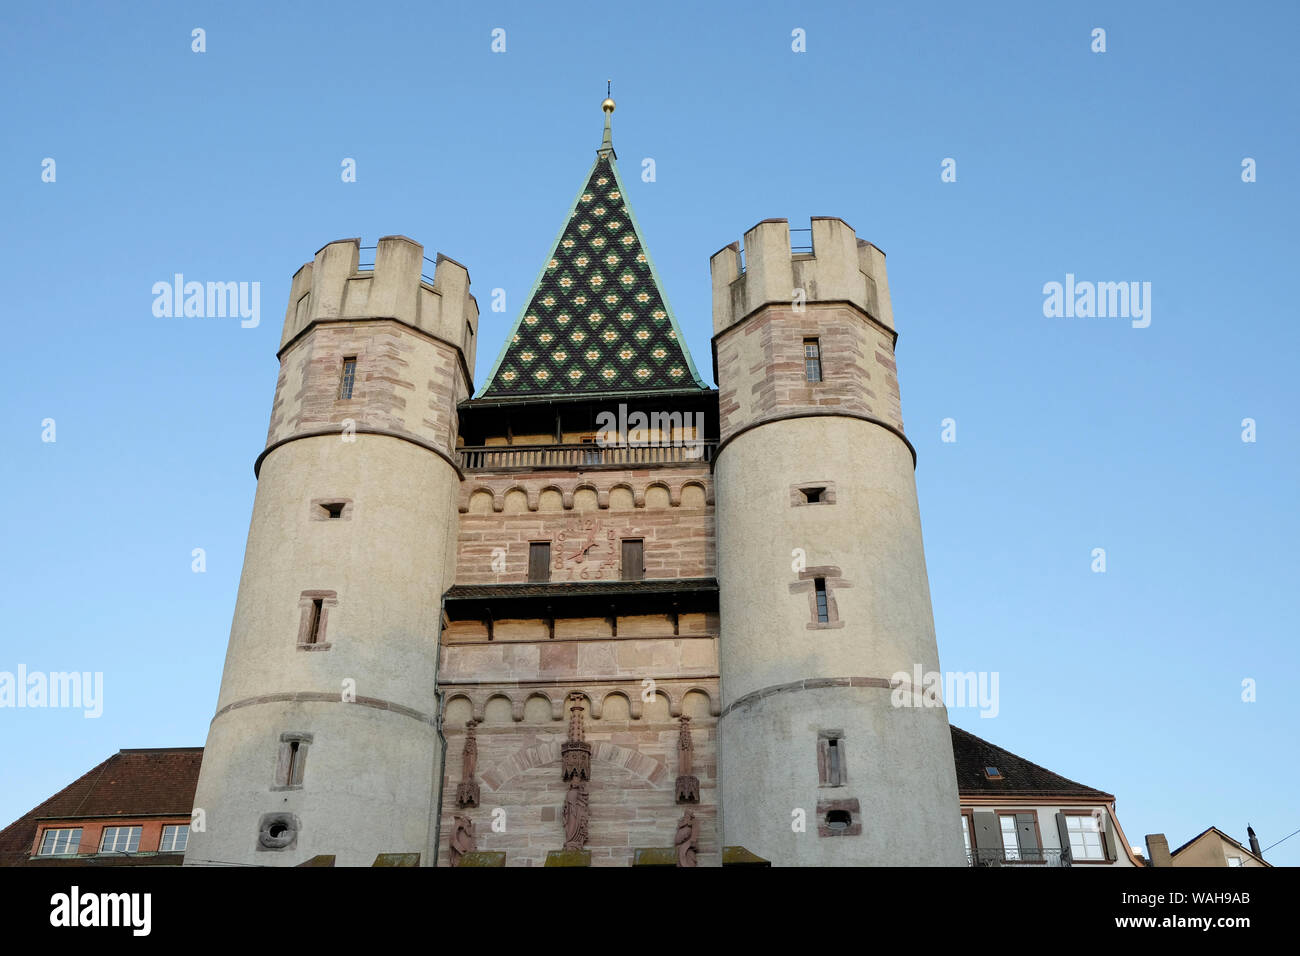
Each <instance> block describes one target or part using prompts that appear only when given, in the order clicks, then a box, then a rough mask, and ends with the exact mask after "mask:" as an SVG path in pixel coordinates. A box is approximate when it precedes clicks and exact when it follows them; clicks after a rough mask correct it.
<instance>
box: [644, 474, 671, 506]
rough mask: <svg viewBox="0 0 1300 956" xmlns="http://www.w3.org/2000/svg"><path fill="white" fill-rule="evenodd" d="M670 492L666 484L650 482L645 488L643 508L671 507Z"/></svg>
mask: <svg viewBox="0 0 1300 956" xmlns="http://www.w3.org/2000/svg"><path fill="white" fill-rule="evenodd" d="M672 499H673V496H672V491H671V489H669V487H668V484H667V482H663V481H652V482H650V484H648V485H646V486H645V507H647V508H670V507H672Z"/></svg>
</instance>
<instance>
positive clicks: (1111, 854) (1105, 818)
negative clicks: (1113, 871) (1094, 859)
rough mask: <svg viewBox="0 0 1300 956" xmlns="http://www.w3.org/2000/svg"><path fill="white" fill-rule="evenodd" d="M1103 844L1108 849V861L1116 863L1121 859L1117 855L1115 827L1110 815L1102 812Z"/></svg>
mask: <svg viewBox="0 0 1300 956" xmlns="http://www.w3.org/2000/svg"><path fill="white" fill-rule="evenodd" d="M1101 842H1102V846H1104V847H1105V848H1106V859H1108V860H1110V861H1111V862H1112V863H1114V862H1115V861H1116V860H1117V859H1118V858H1119V857H1118V855H1117V854H1116V853H1115V825H1114V824H1113V823H1111V821H1110V814H1109V813H1107V812H1106V811H1105V810H1103V811H1102V827H1101Z"/></svg>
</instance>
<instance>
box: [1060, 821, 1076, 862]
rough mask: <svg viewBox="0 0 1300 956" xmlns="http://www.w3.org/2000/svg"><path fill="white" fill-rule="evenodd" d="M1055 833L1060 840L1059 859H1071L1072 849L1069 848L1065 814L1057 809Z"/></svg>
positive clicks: (1068, 829) (1068, 833)
mask: <svg viewBox="0 0 1300 956" xmlns="http://www.w3.org/2000/svg"><path fill="white" fill-rule="evenodd" d="M1056 835H1057V838H1058V839H1060V841H1061V859H1062V860H1070V859H1073V857H1074V851H1073V850H1072V849H1071V848H1070V827H1069V824H1067V823H1066V822H1065V814H1064V813H1061V812H1060V811H1059V810H1058V811H1057V812H1056Z"/></svg>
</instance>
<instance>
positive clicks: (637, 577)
mask: <svg viewBox="0 0 1300 956" xmlns="http://www.w3.org/2000/svg"><path fill="white" fill-rule="evenodd" d="M644 578H645V540H644V539H639V538H638V539H632V538H624V539H623V580H624V581H641V580H643V579H644Z"/></svg>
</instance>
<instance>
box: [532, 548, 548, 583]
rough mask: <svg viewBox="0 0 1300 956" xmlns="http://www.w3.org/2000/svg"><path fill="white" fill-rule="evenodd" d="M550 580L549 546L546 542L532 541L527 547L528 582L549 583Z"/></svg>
mask: <svg viewBox="0 0 1300 956" xmlns="http://www.w3.org/2000/svg"><path fill="white" fill-rule="evenodd" d="M550 579H551V545H550V544H549V543H548V542H546V541H534V542H532V543H530V544H529V545H528V580H529V581H549V580H550Z"/></svg>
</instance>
